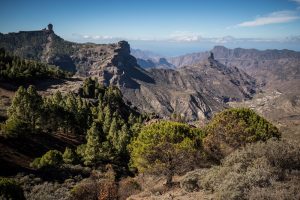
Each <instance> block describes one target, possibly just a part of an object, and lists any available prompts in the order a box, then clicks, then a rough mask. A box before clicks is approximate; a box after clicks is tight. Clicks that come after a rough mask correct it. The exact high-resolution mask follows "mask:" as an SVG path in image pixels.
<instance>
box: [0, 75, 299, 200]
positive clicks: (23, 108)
mask: <svg viewBox="0 0 300 200" xmlns="http://www.w3.org/2000/svg"><path fill="white" fill-rule="evenodd" d="M37 134H38V135H43V134H50V135H51V134H53V135H55V134H63V135H65V136H67V137H68V136H70V137H71V136H72V137H79V138H82V140H81V141H82V142H81V144H79V145H77V146H75V147H74V146H73V147H69V146H66V147H65V148H64V149H65V150H64V151H59V150H57V149H50V150H49V151H48V152H41V157H38V158H35V159H34V160H33V161H32V162H31V164H30V168H31V169H32V170H33V171H32V173H30V174H29V173H23V174H19V175H17V176H15V177H11V178H2V179H1V184H0V191H1V195H2V196H3V198H11V199H20V198H23V197H25V198H27V199H126V198H127V197H129V196H130V195H132V194H137V193H139V192H141V191H143V189H144V187H143V183H142V182H140V181H138V179H137V178H135V176H138V174H140V175H143V176H148V175H149V176H150V175H151V176H159V177H165V187H166V188H169V190H171V189H172V188H173V187H179V186H178V183H176V182H175V181H174V179H173V177H174V176H183V175H185V174H186V175H185V176H184V178H183V179H182V180H181V181H180V187H181V188H182V189H183V190H185V191H187V192H195V191H199V190H202V191H205V193H207V194H210V195H213V197H214V198H215V199H299V192H298V191H299V190H300V185H299V180H300V172H299V170H300V147H299V145H298V144H294V143H291V142H289V141H282V140H281V134H280V132H279V131H278V129H277V128H276V127H275V126H273V125H272V124H271V123H269V122H268V121H267V120H265V119H264V118H262V117H260V116H259V115H257V114H256V113H255V112H254V111H252V110H250V109H245V108H235V109H228V110H225V111H223V112H221V113H218V114H216V115H215V116H214V118H213V119H212V120H211V121H210V122H209V123H208V124H207V125H206V126H205V127H203V128H201V129H200V128H196V127H193V126H191V125H189V124H186V123H183V122H175V121H164V120H151V117H150V116H148V115H145V114H141V113H139V112H138V111H137V110H135V109H133V108H132V107H130V105H127V104H126V103H124V101H123V99H122V94H121V92H120V90H119V89H118V88H116V87H104V86H102V85H99V84H98V80H97V79H91V78H88V79H86V80H85V82H84V84H83V85H82V87H81V88H80V89H79V91H78V92H77V93H69V94H61V93H60V92H56V93H55V94H53V95H52V96H47V97H42V96H41V95H40V94H39V93H38V92H37V91H36V89H35V87H34V86H29V87H28V88H27V89H26V88H24V87H23V86H21V87H20V88H19V89H18V91H17V92H16V94H15V97H14V99H13V102H12V105H11V106H10V108H9V110H8V119H7V120H6V121H5V122H4V123H3V124H1V137H3V138H10V139H11V138H16V139H17V138H26V137H33V136H34V135H37ZM167 190H168V189H167ZM15 191H17V192H15ZM15 195H19V196H18V197H16V196H15ZM22 195H23V196H22Z"/></svg>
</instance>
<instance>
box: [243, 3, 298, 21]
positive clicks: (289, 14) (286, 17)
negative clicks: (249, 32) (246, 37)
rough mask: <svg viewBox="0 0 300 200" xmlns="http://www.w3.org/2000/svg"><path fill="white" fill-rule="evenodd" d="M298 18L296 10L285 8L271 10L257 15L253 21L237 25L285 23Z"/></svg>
mask: <svg viewBox="0 0 300 200" xmlns="http://www.w3.org/2000/svg"><path fill="white" fill-rule="evenodd" d="M297 1H298V0H297ZM299 2H300V0H299ZM299 18H300V17H299V16H298V15H297V12H295V11H288V10H286V11H279V12H273V13H270V14H268V15H266V16H263V17H257V18H256V19H255V20H253V21H246V22H243V23H240V24H238V25H237V26H239V27H254V26H263V25H268V24H278V23H287V22H291V21H294V20H297V19H299Z"/></svg>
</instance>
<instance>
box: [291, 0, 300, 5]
mask: <svg viewBox="0 0 300 200" xmlns="http://www.w3.org/2000/svg"><path fill="white" fill-rule="evenodd" d="M291 1H293V2H296V3H299V4H300V0H291Z"/></svg>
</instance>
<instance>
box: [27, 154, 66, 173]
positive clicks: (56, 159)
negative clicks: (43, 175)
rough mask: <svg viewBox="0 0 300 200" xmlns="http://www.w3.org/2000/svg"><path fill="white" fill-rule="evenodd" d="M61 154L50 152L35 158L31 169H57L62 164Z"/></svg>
mask: <svg viewBox="0 0 300 200" xmlns="http://www.w3.org/2000/svg"><path fill="white" fill-rule="evenodd" d="M62 160H63V159H62V154H61V152H59V151H57V150H50V151H48V152H47V153H45V154H44V155H43V156H42V157H41V158H36V159H35V160H34V161H33V162H32V163H31V167H34V168H37V169H40V168H44V167H58V166H59V165H60V164H61V163H62Z"/></svg>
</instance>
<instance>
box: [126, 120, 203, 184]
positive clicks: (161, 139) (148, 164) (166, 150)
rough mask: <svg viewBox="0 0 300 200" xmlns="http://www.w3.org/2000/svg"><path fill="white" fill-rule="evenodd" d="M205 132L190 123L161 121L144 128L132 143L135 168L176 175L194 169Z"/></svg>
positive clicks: (199, 155)
mask: <svg viewBox="0 0 300 200" xmlns="http://www.w3.org/2000/svg"><path fill="white" fill-rule="evenodd" d="M202 137H203V132H202V131H201V130H200V129H197V128H191V127H190V126H189V125H187V124H182V123H178V122H169V121H161V122H158V123H154V124H150V125H148V126H145V127H144V128H142V130H141V132H140V134H139V135H138V136H137V138H135V139H134V140H133V141H132V143H131V144H130V153H131V162H132V166H133V167H136V168H137V169H138V170H139V172H150V173H162V174H165V175H167V178H168V179H167V183H171V180H172V176H173V175H174V173H181V172H182V171H185V170H188V169H191V168H192V167H194V165H195V163H196V162H199V161H200V160H201V157H202V156H203V151H202V144H201V139H202Z"/></svg>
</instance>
